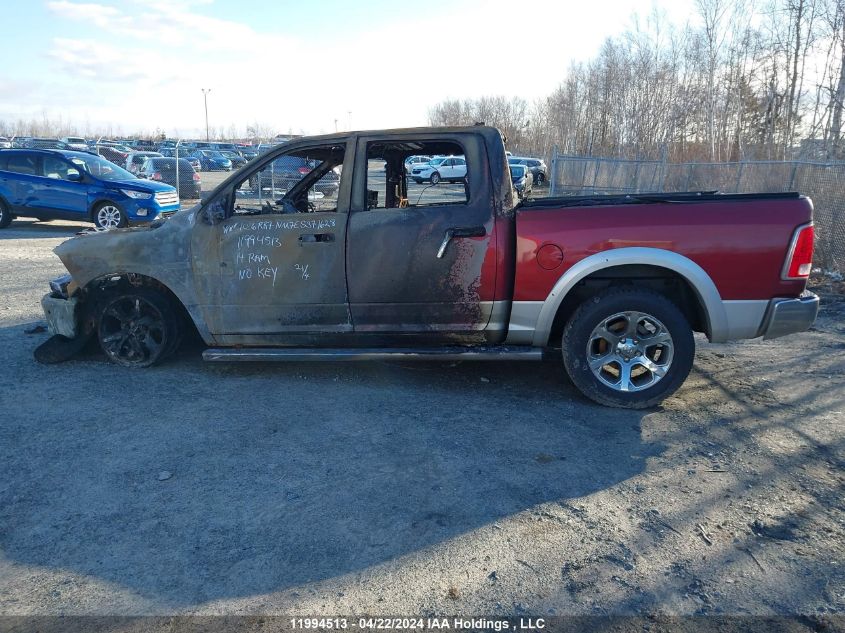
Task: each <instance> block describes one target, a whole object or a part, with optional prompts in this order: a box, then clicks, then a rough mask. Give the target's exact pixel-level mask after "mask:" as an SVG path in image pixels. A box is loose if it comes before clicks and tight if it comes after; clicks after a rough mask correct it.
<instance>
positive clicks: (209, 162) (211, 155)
mask: <svg viewBox="0 0 845 633" xmlns="http://www.w3.org/2000/svg"><path fill="white" fill-rule="evenodd" d="M191 156H193V157H194V158H196V159H197V160H198V161H199V162H200V169H201V170H203V171H231V170H232V161H231V160H229V159H228V158H226V157H225V156H223V154H221V153H220V152H218V151H217V150H216V149H198V150H194V151H193V152H192V153H191Z"/></svg>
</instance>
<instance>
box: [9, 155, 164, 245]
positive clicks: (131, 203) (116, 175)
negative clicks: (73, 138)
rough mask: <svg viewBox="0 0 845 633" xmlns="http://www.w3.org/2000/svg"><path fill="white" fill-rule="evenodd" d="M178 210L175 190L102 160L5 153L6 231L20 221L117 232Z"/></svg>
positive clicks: (88, 157) (99, 157)
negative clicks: (75, 223) (86, 224)
mask: <svg viewBox="0 0 845 633" xmlns="http://www.w3.org/2000/svg"><path fill="white" fill-rule="evenodd" d="M178 210H179V198H178V196H177V195H176V189H175V188H174V187H171V186H170V185H166V184H164V183H159V182H153V181H149V180H142V179H140V178H136V177H135V176H134V175H132V174H130V173H129V172H128V171H126V170H124V169H121V168H120V167H118V166H117V165H115V164H114V163H110V162H109V161H107V160H106V159H105V158H103V157H101V156H96V155H94V154H87V153H85V152H74V151H69V150H25V149H22V150H16V149H4V150H2V151H0V229H2V228H5V227H7V226H9V224H10V223H11V221H12V219H13V218H15V217H16V216H19V215H20V216H25V217H32V218H38V219H39V220H54V219H62V220H83V221H85V220H89V221H91V222H93V223H94V224H95V225H97V226H98V227H99V228H103V229H111V228H119V227H124V226H127V225H128V224H129V223H135V222H149V221H152V220H155V219H156V218H158V217H162V216H167V215H170V214H172V213H175V212H176V211H178Z"/></svg>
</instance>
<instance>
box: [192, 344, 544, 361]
mask: <svg viewBox="0 0 845 633" xmlns="http://www.w3.org/2000/svg"><path fill="white" fill-rule="evenodd" d="M202 358H203V360H207V361H223V362H232V361H235V362H250V361H281V362H297V361H330V362H336V361H361V360H405V361H407V360H419V361H437V360H446V361H453V360H526V361H538V360H542V359H543V351H542V350H541V349H539V348H533V347H517V346H490V347H471V348H467V347H432V348H395V349H394V348H383V349H345V348H334V349H331V348H325V349H323V348H295V347H290V348H278V347H254V348H243V347H241V348H219V347H218V348H211V349H207V350H205V351H204V352H203V353H202Z"/></svg>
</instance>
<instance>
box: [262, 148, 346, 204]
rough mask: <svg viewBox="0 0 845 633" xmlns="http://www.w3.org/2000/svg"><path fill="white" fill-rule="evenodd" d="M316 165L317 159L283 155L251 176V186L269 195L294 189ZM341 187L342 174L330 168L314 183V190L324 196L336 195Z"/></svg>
mask: <svg viewBox="0 0 845 633" xmlns="http://www.w3.org/2000/svg"><path fill="white" fill-rule="evenodd" d="M316 166H317V161H314V160H309V159H307V158H302V157H300V156H283V157H281V158H279V159H277V160H274V161H272V162H271V163H270V164H269V165H266V166H265V167H264V168H263V169H262V170H260V171H259V172H257V173H254V174H253V175H252V176H250V178H249V186H250V188H251V189H252V190H253V191H259V190H261V191H266V192H268V195H270V196H274V195H276V193H278V192H282V191H288V190H289V189H292V188H293V187H294V186H295V185H296V184H297V183H298V182H299V181H300V180H302V179H303V178H305V176H307V175H308V174H310V173H311V171H312V170H313V169H314V167H316ZM339 189H340V174H339V173H338V172H337V171H335V170H330V171H329V172H327V173H326V174H325V175H324V176H323V177H322V178H320V180H318V181H317V182H316V183H315V184H314V191H315V192H317V193H321V194H323V195H324V196H335V195H337V192H338V190H339ZM274 192H275V193H274Z"/></svg>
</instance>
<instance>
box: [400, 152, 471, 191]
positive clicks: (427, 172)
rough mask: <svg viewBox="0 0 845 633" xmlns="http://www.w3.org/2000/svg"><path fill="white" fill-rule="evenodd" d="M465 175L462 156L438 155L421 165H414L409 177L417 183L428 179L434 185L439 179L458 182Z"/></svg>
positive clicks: (464, 161)
mask: <svg viewBox="0 0 845 633" xmlns="http://www.w3.org/2000/svg"><path fill="white" fill-rule="evenodd" d="M466 176H467V161H466V159H465V158H464V157H463V156H440V157H438V158H432V159H431V160H430V161H429V162H427V163H425V164H423V165H414V166H413V169H411V178H413V179H414V182H416V183H417V184H422V182H423V181H425V180H428V181H429V182H430V183H431V184H432V185H436V184H437V183H438V182H440V181H441V180H448V181H449V182H458V181H461V180H463V179H464V178H466Z"/></svg>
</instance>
